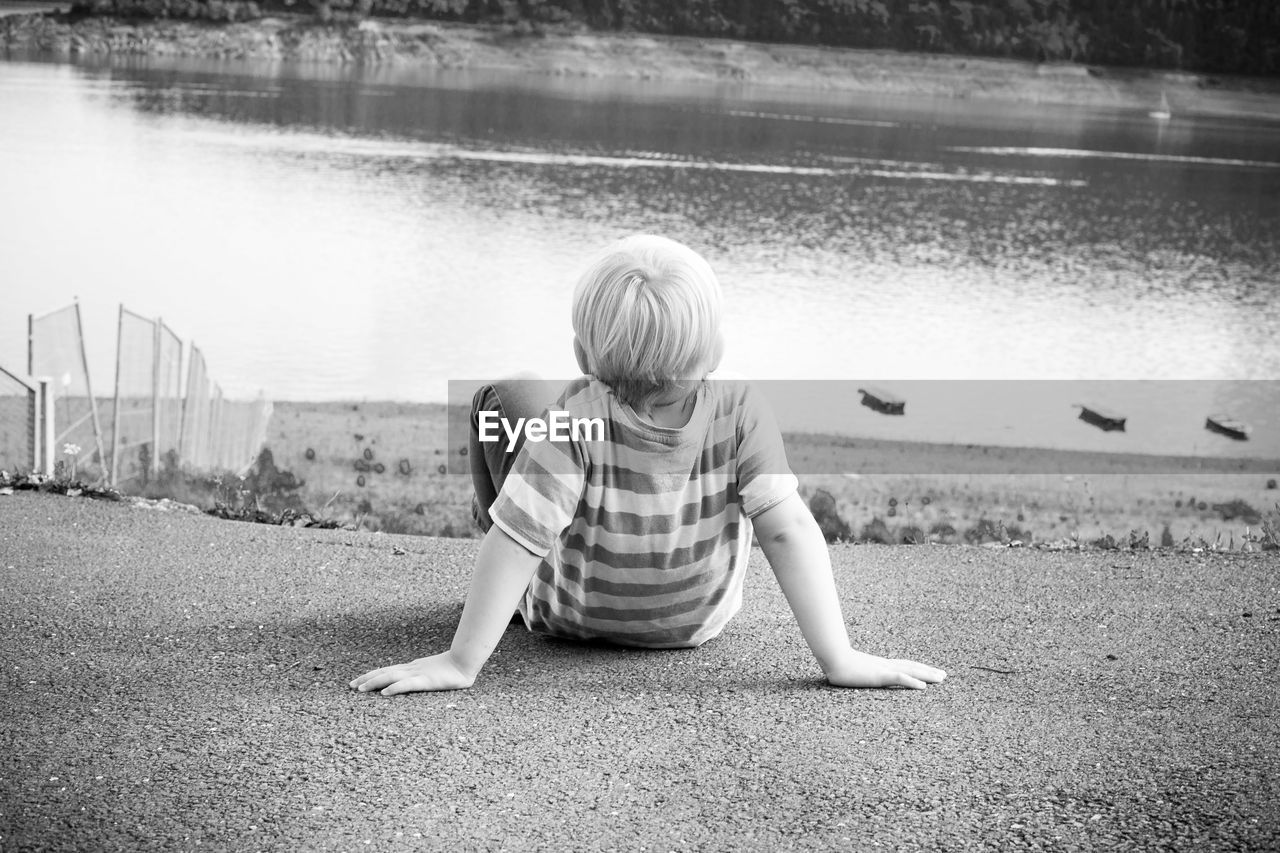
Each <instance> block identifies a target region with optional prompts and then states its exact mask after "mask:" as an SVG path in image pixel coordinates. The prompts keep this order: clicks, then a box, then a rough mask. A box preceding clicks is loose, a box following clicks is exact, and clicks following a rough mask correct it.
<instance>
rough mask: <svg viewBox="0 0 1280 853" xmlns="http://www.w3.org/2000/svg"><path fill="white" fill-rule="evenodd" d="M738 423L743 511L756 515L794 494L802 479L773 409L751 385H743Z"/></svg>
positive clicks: (739, 483) (739, 485) (739, 474)
mask: <svg viewBox="0 0 1280 853" xmlns="http://www.w3.org/2000/svg"><path fill="white" fill-rule="evenodd" d="M737 424H738V496H739V499H740V500H741V501H742V512H743V514H744V515H746V516H747V517H748V518H755V517H756V516H757V515H759V514H760V513H762V512H764V511H765V510H767V509H769V508H771V507H773V506H775V505H776V504H779V503H781V502H782V501H783V500H785V499H786V498H788V497H790V496H791V494H792V493H793V492H795V491H796V489H797V488H798V487H799V483H798V481H797V480H796V477H795V474H793V473H792V472H791V466H790V465H789V464H788V463H787V453H786V449H785V448H784V447H783V444H782V431H781V430H779V429H778V424H777V422H776V421H775V420H774V418H773V411H772V410H771V409H770V408H769V405H768V403H766V402H765V400H764V398H763V397H762V396H761V395H760V394H759V393H758V392H757V391H755V390H754V389H753V388H752V387H751V386H750V385H745V386H744V387H743V391H742V396H741V402H740V404H739V406H738V420H737Z"/></svg>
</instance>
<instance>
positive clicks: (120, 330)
mask: <svg viewBox="0 0 1280 853" xmlns="http://www.w3.org/2000/svg"><path fill="white" fill-rule="evenodd" d="M123 346H124V303H123V302H121V303H120V319H119V320H118V321H117V323H116V396H115V402H114V403H113V404H112V406H111V488H113V489H114V488H116V485H117V484H118V483H119V482H120V349H121V347H123Z"/></svg>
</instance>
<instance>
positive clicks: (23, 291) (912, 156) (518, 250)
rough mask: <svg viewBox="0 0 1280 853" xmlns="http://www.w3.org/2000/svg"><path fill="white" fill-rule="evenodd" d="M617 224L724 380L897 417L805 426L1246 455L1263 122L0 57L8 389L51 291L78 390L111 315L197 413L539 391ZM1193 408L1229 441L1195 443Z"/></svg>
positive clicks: (106, 363)
mask: <svg viewBox="0 0 1280 853" xmlns="http://www.w3.org/2000/svg"><path fill="white" fill-rule="evenodd" d="M634 231H652V232H659V233H663V234H667V235H670V236H673V237H676V238H677V239H681V240H683V241H685V242H687V243H689V244H690V245H692V246H694V247H695V248H697V249H698V250H700V251H701V252H702V253H703V254H705V255H706V256H707V258H708V259H709V260H710V261H711V263H712V265H713V266H714V267H715V268H716V270H717V271H718V273H719V275H720V278H721V281H722V284H723V287H724V292H725V295H726V298H727V300H728V307H729V315H728V353H727V356H726V361H725V367H726V368H728V369H729V370H731V371H733V372H735V373H738V374H741V375H745V376H748V377H753V378H759V379H822V380H835V379H848V380H851V381H853V380H862V381H872V382H874V383H875V384H878V385H882V386H887V387H889V388H890V389H894V387H895V382H897V383H898V386H897V389H896V390H898V391H899V392H903V389H904V388H905V389H908V390H909V393H910V394H914V395H915V396H914V398H912V399H911V400H909V406H910V408H909V410H908V417H906V418H899V419H892V418H884V417H881V416H876V415H874V414H873V413H871V412H870V411H869V410H866V409H856V407H855V413H854V414H850V413H848V412H845V413H844V414H841V415H840V416H839V419H838V420H837V421H833V422H832V423H830V424H817V425H811V426H818V427H820V428H835V429H841V430H844V431H849V432H854V433H860V434H869V435H881V436H906V437H911V438H923V439H936V440H944V441H977V442H992V443H999V444H1015V445H1036V446H1061V447H1079V448H1085V449H1114V450H1124V451H1136V452H1160V453H1193V452H1194V453H1205V454H1218V455H1256V456H1268V457H1280V382H1278V381H1277V380H1280V346H1277V343H1276V330H1277V329H1280V123H1276V122H1269V121H1266V120H1262V119H1257V118H1253V119H1224V118H1211V117H1196V116H1185V115H1179V114H1177V113H1176V105H1175V115H1174V117H1173V118H1172V119H1171V120H1169V121H1157V120H1155V119H1152V118H1151V117H1150V116H1148V115H1147V113H1146V112H1143V111H1135V112H1119V111H1114V110H1097V109H1083V108H1068V107H1047V106H1046V107H1036V106H1028V105H1001V104H986V103H979V102H959V101H946V100H930V99H909V100H908V99H900V98H899V99H893V98H875V97H866V96H855V95H848V94H841V95H832V94H826V95H824V94H821V93H797V92H782V91H776V90H775V91H771V90H768V89H765V88H758V87H757V88H752V87H747V86H743V85H738V84H735V85H725V86H710V85H702V86H693V85H672V84H657V83H641V82H617V81H614V82H607V81H599V80H583V79H560V78H547V77H531V76H520V75H509V74H508V75H502V74H482V73H474V72H473V73H460V72H455V73H444V72H427V71H416V72H415V71H406V70H403V69H400V70H393V69H364V70H361V69H350V68H337V67H327V66H287V65H279V64H276V65H250V64H243V63H242V64H235V63H207V62H205V63H201V62H190V61H187V62H183V61H173V60H168V61H158V60H157V61H151V62H135V63H129V64H114V65H86V64H59V63H48V62H25V61H7V62H0V365H4V366H6V367H9V368H10V369H20V368H24V367H25V361H26V343H25V331H26V316H27V314H28V313H34V314H37V315H39V314H43V313H45V312H48V311H52V310H55V309H58V308H61V307H62V306H64V305H66V304H68V303H69V302H71V301H72V300H73V299H75V298H78V299H79V301H80V303H81V305H82V310H83V314H84V318H85V324H86V330H85V331H86V336H87V338H88V346H89V358H90V367H91V372H92V375H93V382H94V385H95V388H96V389H110V387H111V385H112V382H113V379H114V364H115V353H114V350H113V347H114V340H115V328H116V311H117V305H118V304H119V303H124V304H125V305H126V306H127V307H128V308H129V309H130V310H132V311H134V312H137V313H139V314H143V315H147V316H160V317H162V318H163V319H164V321H165V323H166V325H167V326H169V327H170V328H171V329H173V330H174V331H175V332H176V333H177V334H178V335H179V336H180V337H181V338H183V339H184V340H185V341H187V342H192V341H194V342H195V343H196V344H197V345H198V346H199V347H200V348H201V350H202V351H203V352H204V355H205V358H206V361H207V363H208V365H209V370H210V374H211V375H212V376H213V378H215V379H216V380H217V381H218V382H219V383H220V384H221V385H222V387H223V388H224V389H225V390H226V391H227V392H228V394H229V395H231V396H241V397H251V396H256V395H257V394H258V393H260V392H261V393H263V394H265V395H266V396H267V397H269V398H272V399H279V400H285V399H287V400H308V399H320V400H323V399H370V400H376V399H395V400H443V399H444V398H445V395H446V393H447V392H446V383H447V381H448V380H450V379H470V378H475V377H486V376H497V375H503V374H508V373H512V372H515V371H518V370H532V371H535V372H538V373H540V374H542V375H545V376H562V375H563V376H567V375H572V374H573V373H574V363H573V359H572V352H571V347H570V342H571V331H570V327H569V320H568V316H569V295H570V291H571V288H572V283H573V280H574V278H575V274H576V271H577V268H578V265H579V263H580V262H581V261H582V259H583V257H584V255H585V254H586V253H589V252H590V251H592V250H593V249H595V248H597V247H598V246H600V245H602V244H604V243H607V242H608V241H610V240H612V239H614V238H616V237H619V236H621V235H624V234H626V233H630V232H634ZM997 379H998V380H1036V381H1028V382H1018V383H1012V384H1009V385H1007V386H1005V385H1001V386H992V385H990V384H989V383H987V384H983V385H981V387H982V388H984V389H990V388H992V387H996V388H998V389H1003V391H1001V390H997V392H996V393H988V394H987V397H985V398H983V399H984V400H985V402H983V403H981V404H979V403H978V402H975V400H976V399H977V398H975V397H974V396H973V395H971V394H966V393H965V392H964V391H963V390H957V389H958V388H959V389H963V388H966V387H969V386H954V385H952V384H949V383H935V382H921V381H920V380H997ZM908 380H912V381H911V382H908ZM1039 380H1059V382H1058V383H1046V382H1040V381H1039ZM1063 380H1073V382H1066V381H1063ZM1078 380H1091V381H1093V384H1089V383H1086V384H1085V385H1083V386H1082V385H1080V384H1079V382H1078ZM1100 380H1199V381H1198V382H1190V383H1189V382H1186V381H1180V382H1142V383H1125V382H1114V381H1111V382H1101V381H1100ZM854 384H857V383H854ZM932 387H939V388H941V387H949V388H950V390H949V391H947V392H946V393H941V394H931V393H930V392H929V390H928V389H929V388H932ZM972 387H979V386H972ZM1059 389H1060V390H1061V393H1059ZM903 393H904V394H905V393H907V392H903ZM921 394H923V395H924V396H923V397H921ZM1082 395H1083V396H1084V397H1086V398H1087V399H1085V400H1080V399H1079V398H1080V397H1081V396H1082ZM1075 401H1081V402H1089V401H1093V402H1097V403H1100V404H1102V405H1105V406H1107V407H1109V408H1113V409H1118V410H1120V411H1122V412H1125V413H1126V414H1128V415H1130V418H1131V420H1130V429H1129V431H1128V432H1126V433H1102V432H1100V431H1098V430H1095V429H1093V428H1091V427H1088V426H1086V425H1084V424H1081V423H1080V422H1079V421H1076V420H1074V414H1075V413H1074V411H1073V410H1071V409H1070V408H1069V402H1075ZM912 404H914V405H912ZM1002 407H1003V408H1002ZM817 408H820V407H815V406H810V407H806V413H805V417H806V418H811V417H812V416H813V411H814V410H815V409H817ZM1220 409H1221V410H1226V411H1228V412H1229V413H1231V414H1234V415H1235V416H1237V417H1240V418H1242V419H1244V420H1246V421H1249V422H1251V423H1252V424H1253V426H1254V437H1253V440H1252V441H1251V442H1249V443H1247V444H1244V443H1237V442H1232V441H1230V440H1227V439H1223V438H1220V437H1218V436H1214V435H1211V434H1209V433H1207V432H1206V431H1205V430H1203V428H1202V427H1203V421H1204V416H1205V415H1206V414H1207V413H1208V412H1210V411H1217V410H1220ZM961 410H963V411H961ZM1028 411H1034V413H1035V416H1034V417H1027V416H1026V415H1027V413H1028ZM926 414H928V416H927V417H926ZM911 415H915V417H914V418H913V417H911ZM833 417H834V416H833ZM780 419H781V420H783V422H784V425H786V420H787V418H786V413H781V416H780Z"/></svg>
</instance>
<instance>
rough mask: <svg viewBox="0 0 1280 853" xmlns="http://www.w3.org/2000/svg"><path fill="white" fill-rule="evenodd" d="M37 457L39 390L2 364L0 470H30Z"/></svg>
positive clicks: (0, 387) (0, 377) (34, 464)
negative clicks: (37, 391)
mask: <svg viewBox="0 0 1280 853" xmlns="http://www.w3.org/2000/svg"><path fill="white" fill-rule="evenodd" d="M36 465H37V460H36V392H35V389H34V388H32V387H31V386H30V385H28V384H27V383H26V382H24V381H23V380H22V379H20V378H18V377H17V376H15V375H14V374H12V373H10V372H9V371H7V370H5V369H4V368H3V367H0V470H4V471H10V472H30V471H32V470H33V469H34V468H35V466H36Z"/></svg>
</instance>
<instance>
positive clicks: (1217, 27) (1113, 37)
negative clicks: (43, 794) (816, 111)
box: [71, 0, 1280, 75]
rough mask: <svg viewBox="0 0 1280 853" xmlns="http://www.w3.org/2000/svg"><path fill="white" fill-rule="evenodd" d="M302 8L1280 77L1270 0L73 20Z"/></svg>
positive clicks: (667, 6)
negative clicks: (299, 13) (307, 14)
mask: <svg viewBox="0 0 1280 853" xmlns="http://www.w3.org/2000/svg"><path fill="white" fill-rule="evenodd" d="M297 12H307V13H311V14H314V16H315V17H316V19H317V20H318V21H319V22H322V23H330V22H354V21H359V20H361V19H364V18H367V17H370V16H377V17H384V18H395V17H414V18H428V19H435V20H446V21H456V22H465V23H503V24H509V25H514V26H515V27H516V28H517V31H518V32H524V33H527V34H536V33H537V32H539V31H540V30H541V29H542V28H544V27H547V26H556V27H563V26H569V27H578V28H586V29H592V30H598V31H602V32H635V33H652V34H661V35H683V36H701V37H715V38H731V39H745V40H751V41H763V42H786V43H795V44H808V45H823V46H831V47H851V48H875V49H890V50H900V51H918V52H926V53H939V54H959V55H972V56H984V57H1001V58H1011V59H1024V60H1031V61H1036V62H1040V61H1071V62H1077V63H1086V64H1097V65H1113V66H1135V65H1137V66H1146V67H1153V68H1163V69H1177V70H1186V71H1194V72H1206V73H1229V74H1252V75H1277V74H1280V3H1275V2H1272V0H1131V2H1124V3H1099V2H1097V0H74V2H73V4H72V12H71V15H72V17H73V18H76V17H84V16H90V15H111V16H116V17H125V18H141V19H156V18H173V19H186V20H205V21H219V22H236V21H249V20H255V19H258V18H261V17H263V16H268V15H272V14H278V13H297Z"/></svg>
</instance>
